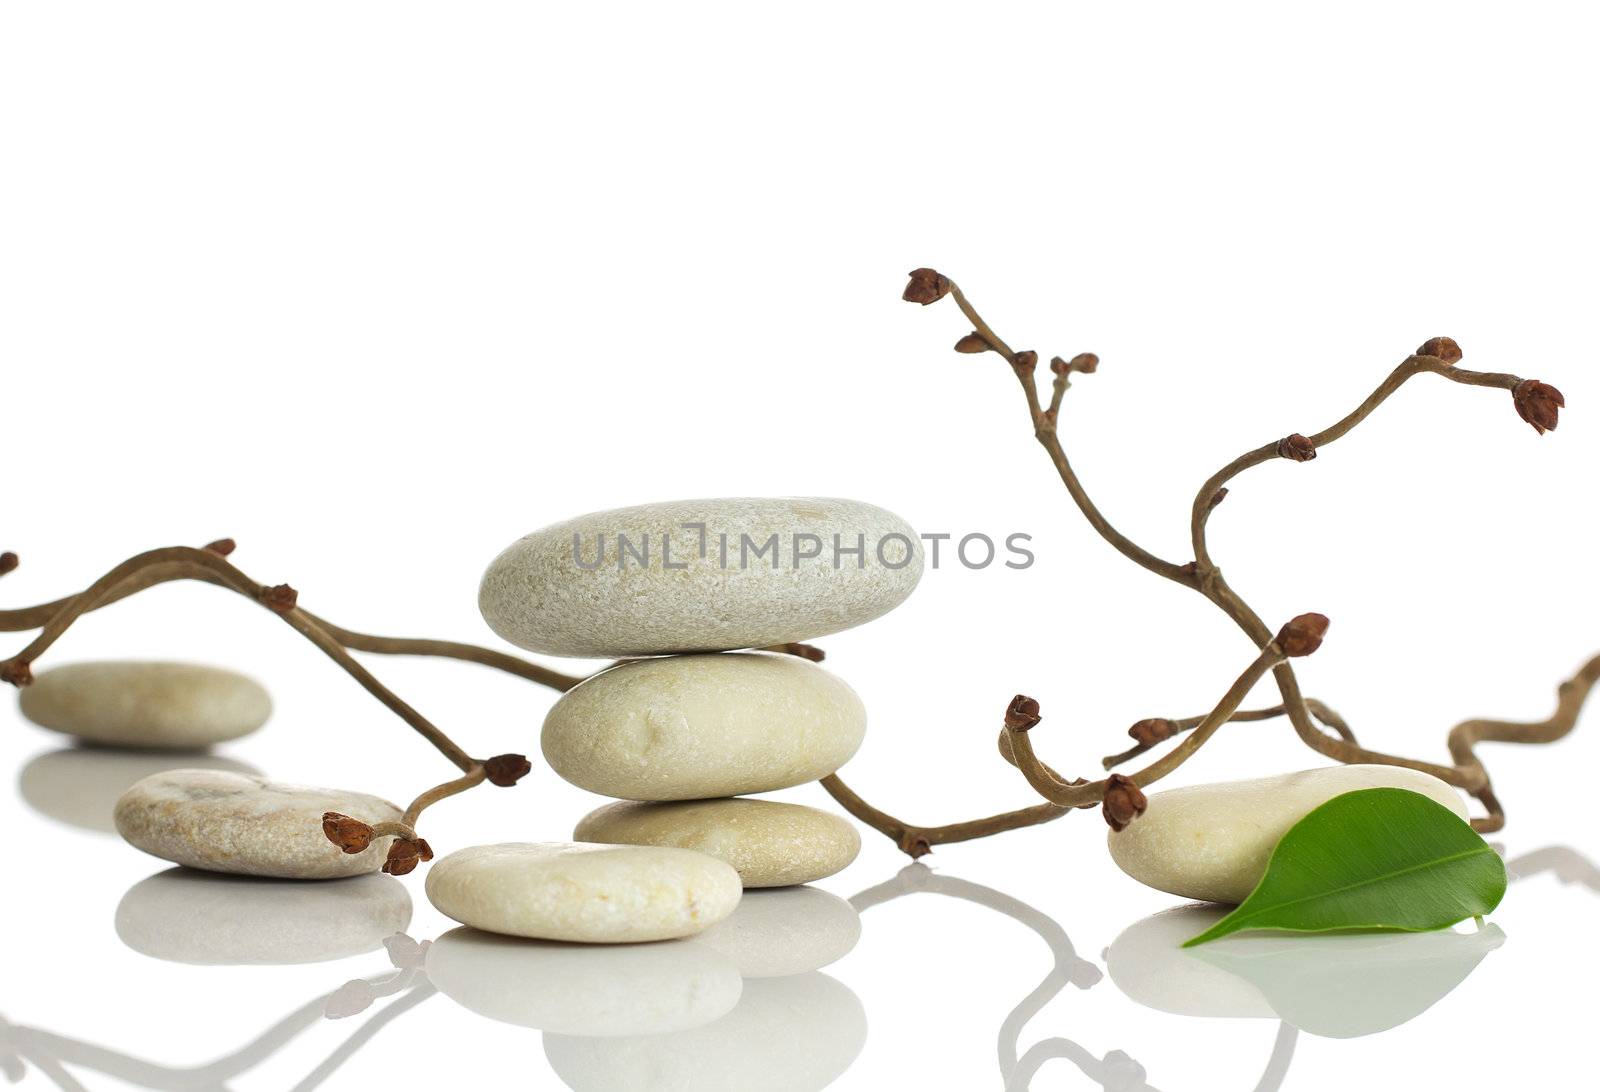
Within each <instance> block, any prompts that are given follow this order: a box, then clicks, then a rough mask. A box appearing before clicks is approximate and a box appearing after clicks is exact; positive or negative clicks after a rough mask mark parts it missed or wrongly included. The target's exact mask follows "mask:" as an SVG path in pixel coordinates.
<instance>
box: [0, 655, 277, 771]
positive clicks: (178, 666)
mask: <svg viewBox="0 0 1600 1092" xmlns="http://www.w3.org/2000/svg"><path fill="white" fill-rule="evenodd" d="M18 701H19V703H20V707H21V709H22V715H23V716H25V717H27V718H28V719H29V720H31V721H33V723H35V724H37V725H39V726H40V727H43V728H50V729H52V730H54V731H57V732H64V733H66V734H67V735H69V736H76V737H78V738H79V739H84V740H89V741H90V742H93V743H106V744H113V745H116V746H121V747H149V748H163V749H179V750H181V749H184V748H198V747H207V746H210V745H211V744H213V743H221V742H223V741H224V740H229V739H237V738H239V737H240V736H244V735H248V734H250V733H251V732H254V731H255V730H256V729H257V728H260V727H261V726H262V725H263V724H265V723H266V722H267V718H268V717H269V716H271V715H272V699H271V698H270V697H268V696H267V692H266V690H265V689H264V688H263V687H262V686H261V684H260V683H258V682H256V681H255V680H254V679H250V678H246V677H245V676H243V675H239V674H236V673H235V672H232V671H224V670H223V669H222V668H220V667H206V666H204V665H202V664H185V663H168V662H160V661H133V660H117V661H106V662H96V663H81V664H66V665H64V666H62V667H53V668H51V669H50V670H48V671H41V672H40V673H39V675H38V677H37V678H35V679H34V680H33V682H32V684H31V685H29V686H26V687H24V688H23V689H22V692H21V695H20V696H19V698H18Z"/></svg>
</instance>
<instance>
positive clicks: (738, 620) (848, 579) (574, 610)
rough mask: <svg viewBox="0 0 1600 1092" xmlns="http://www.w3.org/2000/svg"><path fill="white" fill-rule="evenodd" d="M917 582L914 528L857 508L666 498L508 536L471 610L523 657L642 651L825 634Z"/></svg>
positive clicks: (887, 603) (818, 500)
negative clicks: (507, 543)
mask: <svg viewBox="0 0 1600 1092" xmlns="http://www.w3.org/2000/svg"><path fill="white" fill-rule="evenodd" d="M858 549H859V550H860V552H859V553H857V552H855V551H857V550H858ZM836 562H837V564H836ZM921 576H922V544H921V541H920V540H919V539H918V537H917V533H916V531H914V530H912V528H911V526H910V525H909V524H908V523H906V522H905V521H904V520H902V519H901V518H900V517H899V516H896V515H895V514H894V513H892V512H886V511H884V510H883V509H882V508H877V507H874V506H873V505H870V504H864V503H862V502H861V501H853V500H839V499H836V498H832V497H731V498H724V499H720V500H684V501H668V502H664V503H660V504H642V505H638V506H636V507H633V508H617V509H613V510H611V511H608V512H594V513H591V514H589V515H586V516H579V517H578V518H577V519H571V520H567V521H566V522H564V523H557V524H554V525H552V526H550V527H546V528H544V529H543V530H540V531H535V532H533V534H531V535H527V536H526V537H524V538H520V539H518V540H517V541H516V542H514V543H512V544H511V546H509V547H508V548H507V549H506V550H505V551H504V552H503V553H501V555H500V556H499V557H497V558H495V559H494V561H493V562H492V563H491V564H490V565H489V569H488V571H487V572H485V573H484V575H483V582H482V584H481V586H480V587H479V590H478V608H479V609H480V610H481V611H482V612H483V617H484V619H485V620H486V621H487V622H488V623H489V626H490V628H492V629H493V630H494V631H495V632H496V633H498V634H499V635H500V636H502V637H504V638H505V639H506V640H508V641H510V642H511V643H512V644H514V645H520V646H521V647H523V648H526V649H529V650H531V651H533V652H543V653H545V654H547V655H552V656H597V657H599V656H603V657H619V656H650V655H657V654H660V653H666V652H705V651H718V650H723V649H734V648H759V647H761V646H763V645H774V644H781V643H783V642H787V641H806V640H810V639H811V638H813V637H825V636H827V635H828V634H830V633H838V632H839V631H840V630H845V629H849V628H850V627H852V626H859V625H860V624H861V623H863V622H868V621H871V620H872V619H874V618H877V617H878V616H879V615H882V614H887V613H888V612H889V611H891V610H893V609H894V608H895V607H897V606H899V605H900V604H901V603H902V602H903V601H904V600H905V598H906V596H908V595H910V594H911V592H912V589H914V588H915V587H916V586H917V581H918V580H919V579H920V578H921Z"/></svg>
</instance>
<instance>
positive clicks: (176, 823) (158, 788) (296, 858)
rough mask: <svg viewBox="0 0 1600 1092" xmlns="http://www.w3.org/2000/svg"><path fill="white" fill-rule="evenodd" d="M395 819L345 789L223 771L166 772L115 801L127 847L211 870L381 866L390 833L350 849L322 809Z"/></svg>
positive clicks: (378, 803)
mask: <svg viewBox="0 0 1600 1092" xmlns="http://www.w3.org/2000/svg"><path fill="white" fill-rule="evenodd" d="M327 811H337V812H341V813H343V814H345V815H349V816H353V817H354V818H357V819H360V820H362V821H364V822H367V823H383V822H396V821H398V820H399V819H400V809H399V808H397V807H395V806H394V805H393V804H391V803H389V802H388V801H387V800H382V799H379V798H378V797H376V796H368V795H367V794H366V793H359V792H348V791H346V790H344V789H318V788H312V787H310V786H307V785H287V784H280V783H278V782H275V781H268V780H267V779H266V778H264V777H253V776H250V775H247V774H237V773H229V772H227V771H225V770H169V771H167V772H166V773H159V774H154V775H152V776H150V777H147V778H145V779H144V780H142V781H140V782H138V783H137V784H135V785H134V786H133V788H131V789H129V790H128V791H127V792H125V793H123V794H122V797H121V799H119V800H118V801H117V806H116V810H115V812H114V813H113V818H114V820H115V821H116V824H117V833H118V834H121V835H122V837H123V839H124V840H126V841H127V842H128V843H129V844H130V845H132V846H135V847H136V848H138V849H142V850H144V851H145V852H146V853H150V854H153V855H155V856H157V857H160V858H161V859H162V860H166V861H171V862H173V863H174V864H181V865H188V866H189V867H190V868H199V869H204V870H205V871H207V872H229V873H233V874H236V875H241V876H275V877H277V878H279V879H285V880H328V879H333V878H335V877H338V876H357V875H361V874H363V873H367V872H376V871H378V870H379V869H380V868H382V867H383V861H384V858H385V857H386V856H387V855H388V852H389V842H390V839H388V838H378V839H376V840H374V841H373V843H372V845H371V846H370V847H369V848H367V849H366V850H364V851H363V852H361V853H354V854H347V853H344V852H342V851H341V850H340V849H339V847H337V846H335V845H334V844H333V843H332V842H330V841H328V839H327V838H326V837H325V836H324V835H323V833H322V813H323V812H327Z"/></svg>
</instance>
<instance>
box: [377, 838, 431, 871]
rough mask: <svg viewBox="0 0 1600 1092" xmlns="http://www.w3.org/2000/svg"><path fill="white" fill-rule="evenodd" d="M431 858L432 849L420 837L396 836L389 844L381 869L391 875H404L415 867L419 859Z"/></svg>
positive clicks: (428, 859) (427, 859)
mask: <svg viewBox="0 0 1600 1092" xmlns="http://www.w3.org/2000/svg"><path fill="white" fill-rule="evenodd" d="M431 860H433V850H432V849H430V848H429V846H428V843H427V841H426V840H425V839H422V838H396V839H395V840H394V841H393V842H392V843H391V844H390V846H389V859H388V860H386V861H384V862H383V870H384V871H385V872H387V873H388V874H389V875H391V876H404V875H406V874H407V873H409V872H412V871H414V870H415V869H416V867H417V864H418V863H419V862H421V861H431Z"/></svg>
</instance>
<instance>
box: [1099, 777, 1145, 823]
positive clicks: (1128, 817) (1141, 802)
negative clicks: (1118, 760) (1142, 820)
mask: <svg viewBox="0 0 1600 1092" xmlns="http://www.w3.org/2000/svg"><path fill="white" fill-rule="evenodd" d="M1148 806H1149V801H1148V800H1146V799H1145V797H1144V792H1143V791H1142V790H1140V788H1139V786H1138V785H1136V784H1134V782H1133V778H1131V777H1126V776H1124V775H1123V774H1119V773H1114V774H1112V775H1111V776H1110V777H1108V778H1106V795H1105V798H1104V799H1103V800H1102V801H1101V804H1100V814H1101V815H1103V816H1105V819H1106V823H1107V824H1108V825H1109V826H1110V827H1111V829H1112V830H1115V831H1123V830H1127V829H1128V824H1129V823H1131V822H1133V821H1134V820H1135V819H1137V818H1139V816H1141V815H1143V814H1144V809H1145V808H1146V807H1148Z"/></svg>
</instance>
